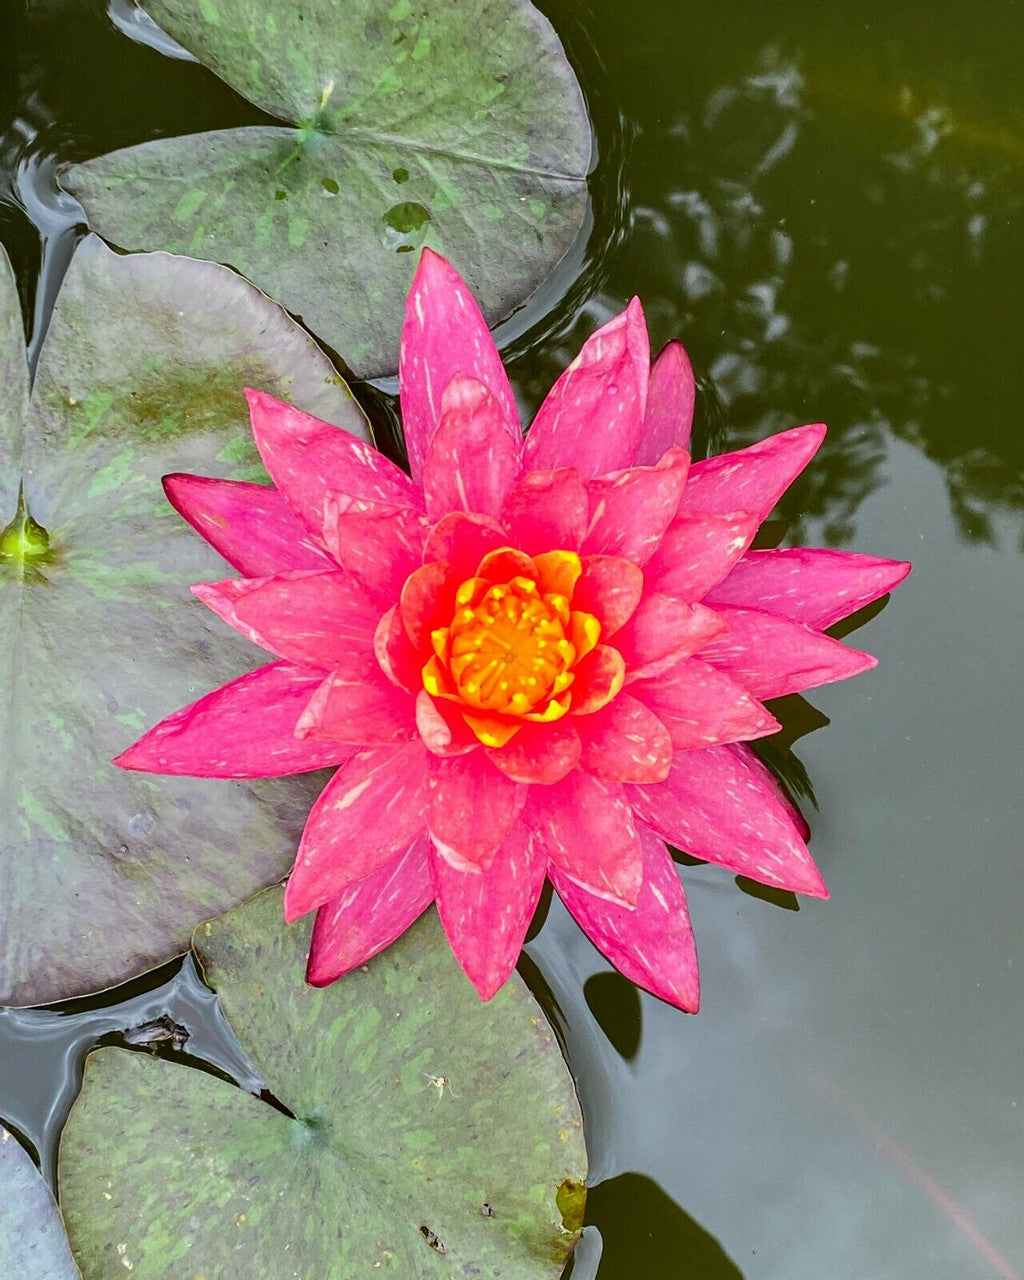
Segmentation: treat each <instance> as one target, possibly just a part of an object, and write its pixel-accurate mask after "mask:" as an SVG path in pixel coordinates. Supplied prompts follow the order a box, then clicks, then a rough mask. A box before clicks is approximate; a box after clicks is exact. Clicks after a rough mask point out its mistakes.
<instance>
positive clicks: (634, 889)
mask: <svg viewBox="0 0 1024 1280" xmlns="http://www.w3.org/2000/svg"><path fill="white" fill-rule="evenodd" d="M661 785H664V784H661ZM523 820H524V821H525V822H526V824H527V826H528V827H529V828H530V829H531V830H532V831H533V832H534V833H535V835H536V838H537V839H538V840H539V841H540V843H541V845H542V847H543V849H544V852H545V853H546V855H547V857H548V858H549V859H550V860H551V863H552V864H553V865H554V866H555V867H557V868H558V869H559V870H560V871H561V872H562V873H563V874H564V875H566V876H568V877H569V879H570V880H572V881H574V882H575V883H576V884H579V885H582V886H583V888H585V889H587V890H588V891H589V892H590V893H593V894H596V895H597V896H598V897H600V898H606V899H609V900H611V901H613V902H619V903H623V904H624V905H626V906H632V904H633V903H635V902H636V899H637V894H638V893H639V892H640V883H641V880H642V877H643V859H642V852H641V848H640V838H639V836H638V835H637V833H636V828H635V826H634V825H633V815H632V811H631V809H630V805H629V801H628V799H627V795H626V790H625V788H624V787H623V786H621V785H620V784H619V783H617V782H605V781H603V780H602V779H601V778H593V777H591V776H590V774H588V773H581V772H580V770H579V769H576V770H574V771H573V772H572V773H570V774H569V775H568V777H566V778H563V779H562V781H561V782H556V783H554V785H552V786H550V787H531V788H530V798H529V803H528V804H527V806H526V809H525V810H524V812H523Z"/></svg>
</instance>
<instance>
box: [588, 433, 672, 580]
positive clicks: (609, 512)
mask: <svg viewBox="0 0 1024 1280" xmlns="http://www.w3.org/2000/svg"><path fill="white" fill-rule="evenodd" d="M689 466H690V455H689V454H688V453H687V452H686V450H685V449H672V450H670V451H669V452H668V453H667V454H666V455H665V456H664V457H663V458H662V459H661V461H660V462H659V463H658V464H657V465H656V466H653V467H632V468H630V470H628V471H621V472H619V474H618V475H617V476H600V477H599V478H598V479H597V480H590V481H589V482H588V483H587V494H588V497H589V500H590V524H589V528H588V531H587V534H586V537H585V538H584V539H583V544H582V545H583V550H584V551H588V552H590V553H592V554H594V553H596V554H601V555H607V556H624V557H625V558H626V559H627V560H632V561H633V563H634V564H646V563H647V561H648V560H649V559H650V558H651V556H652V555H654V553H655V551H656V550H657V549H658V543H659V542H660V541H661V539H662V538H663V537H664V535H665V531H666V530H667V529H668V527H669V525H670V524H671V523H672V520H673V517H674V516H675V514H676V508H677V507H678V506H679V499H680V498H681V497H682V493H683V485H684V484H685V483H686V473H687V471H688V469H689Z"/></svg>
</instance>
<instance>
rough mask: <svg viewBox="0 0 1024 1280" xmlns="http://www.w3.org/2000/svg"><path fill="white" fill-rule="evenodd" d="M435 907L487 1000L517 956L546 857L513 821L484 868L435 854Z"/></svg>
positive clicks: (462, 962) (458, 957)
mask: <svg viewBox="0 0 1024 1280" xmlns="http://www.w3.org/2000/svg"><path fill="white" fill-rule="evenodd" d="M433 870H434V882H435V885H436V892H437V911H438V914H439V915H440V917H441V923H442V925H444V931H445V933H446V934H447V936H448V941H449V942H450V943H451V948H452V951H454V952H455V958H456V960H458V962H459V964H460V965H461V966H462V968H463V970H464V972H465V974H466V976H467V977H468V978H469V980H470V982H472V984H473V986H474V987H476V989H477V991H478V992H479V994H480V999H481V1000H490V998H491V997H492V996H493V995H494V994H495V992H496V991H497V990H498V989H499V988H500V987H501V986H503V985H504V982H505V979H506V978H507V977H508V976H509V974H511V972H512V970H513V969H514V968H515V966H516V961H517V960H518V959H519V952H520V951H521V950H522V947H523V939H524V938H525V937H526V931H527V929H528V928H529V927H530V921H531V920H532V919H533V913H534V911H535V910H536V908H537V901H538V899H539V898H540V891H541V889H542V888H543V887H544V873H545V858H544V855H543V853H542V852H541V851H540V850H539V849H537V848H535V847H534V843H533V840H532V839H531V837H530V834H529V832H528V831H527V830H526V828H525V827H524V826H523V825H522V824H521V823H517V824H516V825H515V826H514V827H513V828H512V830H511V831H510V832H509V834H508V836H507V837H506V838H505V842H504V844H502V846H501V848H500V849H498V851H497V852H496V853H495V855H494V860H493V861H492V863H491V865H490V866H489V867H488V869H487V870H486V871H479V870H474V871H465V870H456V868H455V867H453V866H452V865H451V863H450V862H449V861H448V859H447V858H446V857H445V856H444V855H443V854H440V853H436V852H435V854H434V857H433Z"/></svg>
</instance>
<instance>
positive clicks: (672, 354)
mask: <svg viewBox="0 0 1024 1280" xmlns="http://www.w3.org/2000/svg"><path fill="white" fill-rule="evenodd" d="M695 392H696V385H695V383H694V380H693V369H692V368H691V367H690V359H689V357H688V356H687V354H686V351H685V350H684V349H683V344H682V343H681V342H670V343H669V344H668V345H667V346H665V347H663V348H662V351H661V354H660V355H659V356H658V358H657V360H655V362H654V364H653V365H652V366H651V380H650V384H649V386H648V388H647V414H646V416H645V417H644V427H643V433H642V434H641V437H640V443H639V445H638V446H637V450H636V457H635V458H634V460H633V465H634V466H635V467H649V466H651V465H652V464H653V463H655V462H657V461H658V459H659V458H660V457H661V455H662V454H663V453H664V452H665V450H666V449H671V448H673V447H679V448H682V449H688V448H689V447H690V428H691V426H692V425H693V403H694V398H695Z"/></svg>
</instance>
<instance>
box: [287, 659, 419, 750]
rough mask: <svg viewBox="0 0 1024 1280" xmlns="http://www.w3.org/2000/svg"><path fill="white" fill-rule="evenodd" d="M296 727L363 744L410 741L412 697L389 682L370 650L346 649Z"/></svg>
mask: <svg viewBox="0 0 1024 1280" xmlns="http://www.w3.org/2000/svg"><path fill="white" fill-rule="evenodd" d="M295 732H296V734H297V736H298V737H300V738H314V739H321V738H330V739H333V740H334V741H335V742H348V743H351V744H352V745H354V746H364V747H369V746H381V745H383V744H385V743H389V742H409V741H411V740H412V739H413V738H414V737H415V736H416V719H415V715H414V699H413V696H412V694H410V693H406V692H405V690H404V689H399V688H396V686H395V685H394V684H392V682H391V681H390V680H389V679H388V678H387V676H386V675H385V674H384V672H383V671H381V669H380V665H379V664H378V662H377V659H376V657H375V655H374V654H372V653H370V654H363V653H358V654H349V655H348V656H347V657H346V658H345V660H344V661H343V662H341V663H340V664H339V665H338V666H337V667H335V668H334V670H333V671H332V672H331V674H330V675H329V676H328V677H327V679H326V680H324V681H323V682H322V683H321V684H320V687H319V688H318V689H317V691H316V693H314V694H313V696H312V698H310V700H309V704H308V705H307V707H306V709H305V711H303V713H302V715H301V716H300V717H299V721H298V724H297V725H296V726H295Z"/></svg>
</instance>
